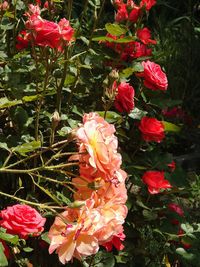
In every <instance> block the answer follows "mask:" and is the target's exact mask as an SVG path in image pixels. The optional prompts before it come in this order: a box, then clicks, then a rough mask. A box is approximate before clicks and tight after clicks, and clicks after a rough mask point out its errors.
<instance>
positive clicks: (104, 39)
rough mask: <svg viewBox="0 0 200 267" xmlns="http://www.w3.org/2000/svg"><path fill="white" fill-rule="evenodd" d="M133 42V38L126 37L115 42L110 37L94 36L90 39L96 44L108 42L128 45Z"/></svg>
mask: <svg viewBox="0 0 200 267" xmlns="http://www.w3.org/2000/svg"><path fill="white" fill-rule="evenodd" d="M134 40H135V38H134V37H132V36H127V37H123V38H119V39H117V40H114V39H112V38H110V37H107V36H96V37H93V38H92V41H96V42H105V41H107V42H110V43H130V42H133V41H134Z"/></svg>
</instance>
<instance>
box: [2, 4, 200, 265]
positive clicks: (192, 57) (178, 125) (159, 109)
mask: <svg viewBox="0 0 200 267" xmlns="http://www.w3.org/2000/svg"><path fill="white" fill-rule="evenodd" d="M10 2H11V3H10V7H9V9H8V10H6V11H5V12H4V11H3V10H0V38H1V43H0V152H1V153H0V173H1V181H0V198H1V203H0V208H1V209H4V208H6V207H7V206H10V205H13V204H14V203H16V202H19V203H27V204H30V205H31V204H32V205H35V206H36V207H37V208H38V209H39V211H40V212H41V213H42V214H43V215H44V216H45V217H46V218H47V224H46V226H45V232H44V233H43V234H42V235H41V236H40V237H30V238H29V239H28V240H23V239H20V238H19V236H17V235H12V234H10V233H7V232H6V231H5V229H3V228H1V229H0V266H14V265H12V264H14V261H15V264H17V265H18V266H20V267H22V266H28V265H27V264H29V262H30V263H32V264H33V266H37V267H40V266H41V267H51V266H52V267H55V266H60V264H59V263H58V258H57V255H49V253H48V244H49V243H50V240H49V238H48V230H49V228H50V226H51V225H52V223H53V220H54V217H55V216H56V215H57V214H58V213H59V212H60V210H62V208H63V207H65V206H69V207H72V208H76V207H75V204H76V203H75V204H74V202H72V200H71V199H72V195H73V193H74V192H75V190H76V189H75V187H74V185H73V184H72V183H71V179H72V177H76V176H78V166H77V165H78V163H77V162H76V160H74V161H73V160H71V159H70V158H71V156H72V158H73V156H76V153H77V146H76V145H75V137H74V131H75V129H76V128H77V127H78V126H79V125H80V123H81V122H82V117H83V115H84V113H88V112H91V111H97V112H98V114H99V115H100V116H101V117H103V118H105V119H106V121H107V122H109V123H111V124H113V125H114V126H115V129H116V135H117V137H118V141H119V153H121V154H122V158H123V169H124V170H125V171H126V172H127V173H128V178H127V181H126V186H127V191H128V200H127V208H128V210H129V212H128V216H127V220H126V223H125V226H124V228H125V234H126V239H125V241H124V245H125V248H124V250H123V251H117V250H116V249H113V250H112V252H110V253H108V252H106V251H105V249H104V248H103V247H101V248H100V251H99V252H98V253H97V254H96V255H94V256H91V257H88V258H85V259H83V261H82V262H81V263H80V262H79V261H78V260H74V261H73V262H72V263H71V262H70V263H68V264H66V266H80V264H82V265H83V266H85V267H92V266H93V267H107V266H109V267H113V266H119V267H123V266H130V267H140V266H141V267H145V266H148V267H163V266H166V267H169V266H171V267H175V266H177V264H179V265H180V266H184V267H187V266H188V267H193V266H194V267H197V266H198V264H199V262H198V259H199V257H200V253H199V246H200V241H199V240H200V224H199V219H200V212H199V207H200V198H199V195H200V177H199V175H198V172H199V170H200V169H199V162H197V163H196V165H195V170H194V171H193V170H192V171H193V172H187V169H186V170H184V167H185V168H186V163H187V162H186V163H185V161H183V164H181V163H182V161H181V160H180V158H179V157H182V154H185V153H188V151H189V152H191V153H193V148H195V149H196V150H197V151H196V152H195V153H196V154H197V155H199V145H200V143H199V130H198V128H199V112H198V110H199V100H200V95H199V90H198V88H199V66H198V62H199V60H200V58H199V39H200V26H199V17H195V14H193V13H192V12H193V11H192V9H193V7H195V3H194V1H189V0H188V1H186V2H187V3H186V2H184V1H172V0H169V1H157V5H156V6H155V8H154V9H152V10H151V11H150V13H149V17H148V15H145V16H144V23H147V24H149V27H150V28H152V30H153V35H154V36H155V37H156V39H157V46H155V47H154V48H153V46H152V48H153V56H152V57H150V56H147V57H141V58H138V59H134V60H133V61H132V62H130V61H123V60H121V57H120V56H121V55H120V54H118V53H116V51H113V50H112V49H110V48H108V47H106V45H105V43H106V42H109V43H111V44H112V45H114V46H119V45H122V47H123V48H125V45H129V44H130V43H131V42H133V41H138V39H137V36H136V34H135V32H134V33H133V31H136V28H134V27H138V28H140V27H143V26H144V25H143V21H140V22H139V24H138V25H137V24H133V25H132V28H131V29H130V28H129V27H130V25H128V24H126V25H124V24H123V23H113V21H114V8H113V6H112V5H111V4H110V2H109V1H99V0H98V1H96V0H90V1H84V2H83V1H77V0H75V1H61V0H54V1H48V2H49V3H50V2H51V4H52V5H53V11H52V12H51V11H48V10H47V9H44V10H43V11H42V12H43V13H42V14H43V15H44V18H45V19H49V20H54V21H59V19H60V18H63V17H66V18H68V19H70V24H71V25H72V26H73V28H74V29H75V41H73V42H72V43H71V45H70V46H68V47H66V48H65V51H63V52H61V51H57V52H56V53H55V51H54V50H53V49H51V48H48V47H33V46H32V45H31V44H30V45H29V47H28V48H27V49H26V50H20V51H18V50H17V49H16V37H17V35H18V33H19V32H20V31H21V30H22V29H24V20H25V19H26V18H25V17H24V16H23V14H24V13H25V12H26V11H27V4H28V3H32V1H20V0H18V1H10ZM43 2H44V1H42V4H43ZM108 2H109V3H108ZM183 2H184V3H183ZM103 3H104V5H103ZM147 19H148V21H147ZM107 33H109V34H111V35H114V36H117V37H118V38H117V39H116V40H114V39H112V38H110V37H108V36H106V34H107ZM122 36H123V37H122ZM147 59H150V60H152V61H155V62H157V63H159V64H160V65H162V66H163V67H164V69H165V71H166V73H167V76H168V81H169V88H168V90H167V91H166V92H160V91H152V90H150V89H148V88H145V87H144V86H142V85H141V84H142V83H141V78H139V75H138V73H140V72H143V70H144V69H143V67H142V64H141V62H142V61H143V60H147ZM113 69H114V70H115V71H116V70H117V75H118V76H117V78H116V77H115V78H114V79H113V77H111V71H112V70H113ZM112 79H113V80H112ZM114 80H115V81H117V82H119V81H120V82H121V81H125V82H129V83H130V85H132V86H134V89H135V107H134V109H133V110H132V111H131V112H130V113H129V114H126V113H124V112H122V113H120V112H118V111H117V109H116V108H115V105H114V103H113V102H114V98H112V97H113V96H112V97H110V96H108V94H107V95H106V93H107V92H106V90H107V89H108V88H109V86H110V85H111V82H113V81H114ZM115 93H116V92H115ZM109 97H110V98H109ZM111 98H112V99H111ZM174 107H175V108H177V107H178V108H181V110H183V111H184V115H183V113H182V115H180V114H179V115H173V116H171V117H167V116H166V115H165V113H164V111H166V110H167V111H169V110H170V109H172V108H174ZM55 111H56V112H58V114H57V116H54V115H55ZM144 116H149V117H155V118H157V119H159V120H160V121H162V123H163V125H164V130H165V135H166V138H165V139H164V141H163V142H162V143H160V144H156V143H155V142H145V141H144V140H142V138H141V133H140V131H139V129H138V125H139V121H140V120H141V119H142V117H144ZM193 137H194V138H193ZM196 154H195V155H196ZM173 160H175V162H176V168H175V170H172V169H170V167H169V164H171V163H172V162H173ZM192 160H193V158H192ZM181 165H182V166H181ZM147 170H157V171H164V172H165V179H167V180H168V181H169V182H170V184H171V185H172V188H171V189H169V190H161V191H160V193H159V194H155V195H150V194H149V193H148V190H147V186H146V185H145V184H144V183H143V181H142V179H141V177H142V176H143V174H144V173H145V171H147ZM195 172H197V174H196V173H195ZM172 202H174V203H176V204H179V205H180V206H181V207H182V208H183V210H184V216H180V215H178V214H177V213H176V212H173V211H170V210H169V208H168V204H169V203H172ZM177 221H178V222H179V224H176V223H174V222H177ZM180 229H182V231H183V234H180ZM1 240H4V241H5V242H6V244H7V245H8V247H9V250H10V252H11V255H12V257H11V260H10V263H8V261H7V258H6V256H5V253H4V247H3V243H2V242H1ZM42 242H44V243H42ZM41 244H42V245H43V246H44V247H42V245H41ZM188 244H189V245H190V246H189V247H187V245H188ZM185 245H186V246H185ZM9 264H10V265H9ZM167 264H168V265H167Z"/></svg>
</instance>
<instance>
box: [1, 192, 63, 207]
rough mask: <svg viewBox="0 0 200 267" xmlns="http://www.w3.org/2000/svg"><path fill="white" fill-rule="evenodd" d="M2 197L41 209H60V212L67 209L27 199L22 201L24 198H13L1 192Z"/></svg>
mask: <svg viewBox="0 0 200 267" xmlns="http://www.w3.org/2000/svg"><path fill="white" fill-rule="evenodd" d="M0 195H2V196H5V197H9V198H12V199H14V200H17V201H19V202H23V203H26V204H28V205H32V206H37V207H40V208H41V209H49V210H53V209H60V210H61V209H62V210H63V209H65V207H58V206H47V205H45V204H41V203H36V202H32V201H28V200H25V199H22V198H19V197H16V196H13V195H10V194H7V193H4V192H1V191H0Z"/></svg>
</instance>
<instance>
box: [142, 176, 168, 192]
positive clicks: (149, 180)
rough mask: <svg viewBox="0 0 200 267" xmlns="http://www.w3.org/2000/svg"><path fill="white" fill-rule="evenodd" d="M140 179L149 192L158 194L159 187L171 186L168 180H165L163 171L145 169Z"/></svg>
mask: <svg viewBox="0 0 200 267" xmlns="http://www.w3.org/2000/svg"><path fill="white" fill-rule="evenodd" d="M142 180H143V182H144V183H145V184H146V185H147V186H148V191H149V193H150V194H158V193H159V192H160V190H161V189H166V188H171V187H172V186H171V184H170V183H169V181H167V180H165V176H164V172H163V171H162V172H160V171H146V172H145V173H144V175H143V176H142Z"/></svg>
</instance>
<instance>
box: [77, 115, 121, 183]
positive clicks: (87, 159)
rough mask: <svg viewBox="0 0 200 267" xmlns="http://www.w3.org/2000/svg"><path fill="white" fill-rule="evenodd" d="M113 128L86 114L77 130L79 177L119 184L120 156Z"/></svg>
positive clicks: (100, 118) (98, 117) (101, 120)
mask: <svg viewBox="0 0 200 267" xmlns="http://www.w3.org/2000/svg"><path fill="white" fill-rule="evenodd" d="M114 133H115V128H114V126H113V125H111V124H109V123H107V122H106V121H105V120H104V119H103V118H102V117H100V116H99V115H98V114H96V113H90V114H86V115H85V116H84V118H83V125H82V126H81V127H80V128H79V129H78V130H77V140H78V143H79V153H80V156H79V161H80V175H81V176H82V177H88V176H89V177H93V179H95V178H97V177H101V178H103V179H104V180H105V181H113V182H119V181H120V179H121V176H120V174H119V172H118V170H119V168H120V165H121V155H120V154H119V153H118V152H117V147H118V141H117V137H116V136H115V135H114Z"/></svg>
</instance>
